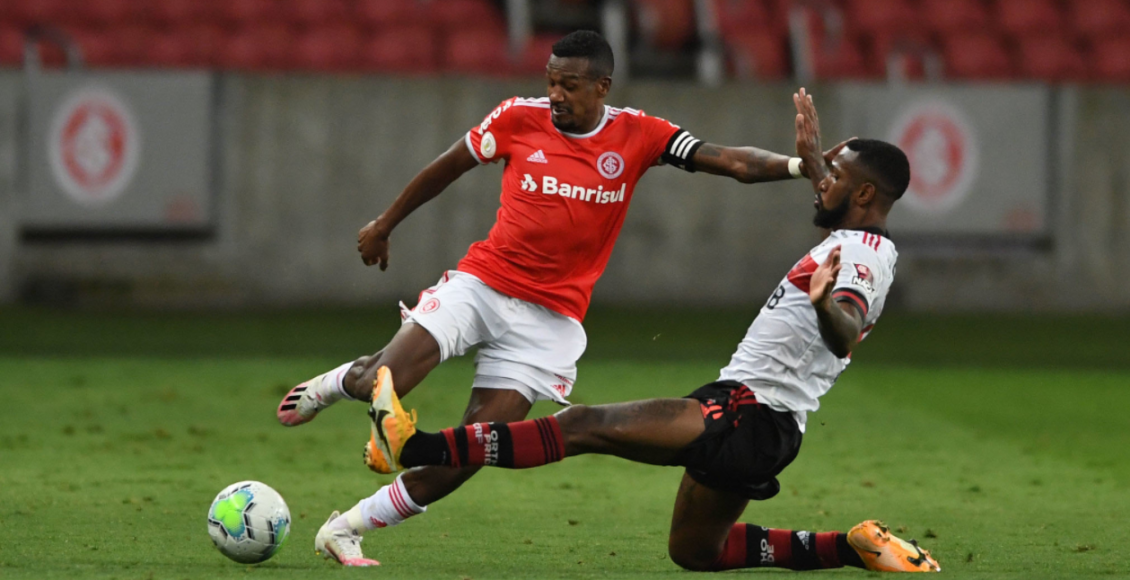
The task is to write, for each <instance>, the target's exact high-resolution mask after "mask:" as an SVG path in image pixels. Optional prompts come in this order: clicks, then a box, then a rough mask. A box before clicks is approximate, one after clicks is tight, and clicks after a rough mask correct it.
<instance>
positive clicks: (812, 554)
mask: <svg viewBox="0 0 1130 580" xmlns="http://www.w3.org/2000/svg"><path fill="white" fill-rule="evenodd" d="M844 566H854V567H856V568H864V567H865V566H864V564H863V559H862V558H860V557H859V554H858V553H856V551H855V548H852V547H851V545H850V544H848V542H847V534H842V533H840V532H819V533H813V532H805V531H793V530H774V529H771V528H763V527H761V526H754V525H750V524H741V523H739V524H734V527H732V528H730V535H729V536H728V537H727V538H726V545H725V546H724V547H723V548H722V554H721V555H719V556H718V559H717V560H716V561H715V562H714V566H713V568H712V569H713V570H733V569H735V568H788V569H790V570H819V569H823V568H843V567H844Z"/></svg>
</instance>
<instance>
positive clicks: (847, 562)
mask: <svg viewBox="0 0 1130 580" xmlns="http://www.w3.org/2000/svg"><path fill="white" fill-rule="evenodd" d="M748 503H749V500H748V499H747V498H745V497H743V496H742V495H739V494H736V493H732V492H726V491H719V490H716V489H711V488H709V487H707V486H705V485H702V484H701V483H699V482H697V481H695V479H694V478H692V477H691V476H690V475H685V474H684V475H683V481H682V483H681V484H680V485H679V492H678V495H676V496H675V511H674V514H673V515H672V517H671V535H670V538H669V540H668V546H667V550H668V552H669V553H670V555H671V561H672V562H674V563H675V564H678V565H679V566H682V567H683V568H686V569H688V570H698V571H719V570H732V569H735V568H764V567H773V568H788V569H790V570H817V569H821V568H841V567H843V566H855V567H858V568H863V567H864V563H863V560H862V559H861V558H860V557H859V554H858V553H857V552H856V550H855V549H854V548H852V547H851V545H850V544H849V543H848V540H847V534H843V533H839V532H820V533H812V532H806V531H792V530H777V529H769V528H764V527H761V526H757V525H753V524H744V523H738V521H737V520H738V517H740V516H741V514H742V512H743V511H745V508H746V505H747V504H748Z"/></svg>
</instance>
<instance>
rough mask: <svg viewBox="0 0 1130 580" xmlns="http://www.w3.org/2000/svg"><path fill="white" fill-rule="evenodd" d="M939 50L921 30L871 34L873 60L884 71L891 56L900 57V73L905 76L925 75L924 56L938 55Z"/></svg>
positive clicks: (916, 76)
mask: <svg viewBox="0 0 1130 580" xmlns="http://www.w3.org/2000/svg"><path fill="white" fill-rule="evenodd" d="M940 52H941V51H939V50H937V48H936V47H935V46H934V44H933V42H931V41H930V36H929V35H928V34H925V33H923V32H914V31H910V32H892V33H887V34H873V35H872V37H871V55H872V58H873V60H874V62H875V63H876V64H877V65H878V66H879V67H880V68H881V69H882V70H883V71H884V72H892V71H888V65H889V64H890V59H891V58H892V57H894V58H899V59H902V61H901V63H902V67H903V70H902V73H903V74H904V75H905V76H906V78H911V79H921V78H923V77H925V68H926V65H925V56H926V55H927V54H929V53H935V54H938V55H939V56H940Z"/></svg>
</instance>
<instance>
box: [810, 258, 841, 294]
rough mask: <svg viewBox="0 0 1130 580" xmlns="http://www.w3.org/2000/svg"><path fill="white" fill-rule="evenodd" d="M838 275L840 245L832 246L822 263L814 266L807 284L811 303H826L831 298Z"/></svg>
mask: <svg viewBox="0 0 1130 580" xmlns="http://www.w3.org/2000/svg"><path fill="white" fill-rule="evenodd" d="M839 276H840V246H836V247H835V248H832V251H831V252H830V253H829V254H828V257H827V258H825V259H824V263H823V264H820V265H819V266H817V267H816V271H815V272H813V273H812V280H811V281H810V282H809V284H808V299H809V300H811V301H812V304H813V305H816V306H819V305H821V304H827V303H828V302H829V301H831V299H832V290H834V289H835V286H836V279H837V278H839Z"/></svg>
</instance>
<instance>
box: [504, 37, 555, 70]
mask: <svg viewBox="0 0 1130 580" xmlns="http://www.w3.org/2000/svg"><path fill="white" fill-rule="evenodd" d="M561 37H562V35H561V34H539V35H537V36H534V37H533V38H531V39H530V42H529V43H527V44H526V47H525V48H524V49H523V50H522V54H521V56H520V57H519V58H518V62H517V63H516V64H515V68H514V72H516V73H518V74H524V75H531V76H539V77H540V76H544V75H545V65H546V63H547V62H549V57H550V56H551V55H552V54H553V45H554V44H555V43H556V42H557V41H558V40H561Z"/></svg>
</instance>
